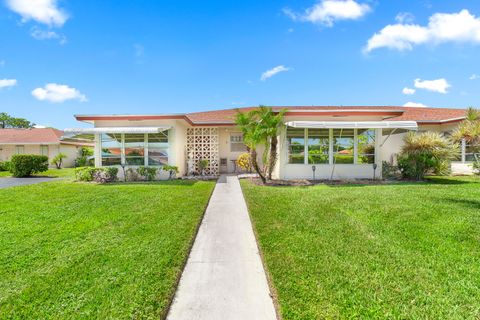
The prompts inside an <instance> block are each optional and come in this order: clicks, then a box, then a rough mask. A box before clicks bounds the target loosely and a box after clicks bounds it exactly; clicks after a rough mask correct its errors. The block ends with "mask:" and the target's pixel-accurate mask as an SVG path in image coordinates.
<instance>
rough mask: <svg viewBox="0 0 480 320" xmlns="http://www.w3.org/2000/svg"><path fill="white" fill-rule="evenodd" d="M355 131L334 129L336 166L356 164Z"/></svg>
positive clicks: (334, 158)
mask: <svg viewBox="0 0 480 320" xmlns="http://www.w3.org/2000/svg"><path fill="white" fill-rule="evenodd" d="M354 138H355V132H354V130H353V129H333V161H334V163H336V164H353V163H354V160H353V159H354Z"/></svg>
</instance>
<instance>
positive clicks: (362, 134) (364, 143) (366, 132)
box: [357, 129, 375, 164]
mask: <svg viewBox="0 0 480 320" xmlns="http://www.w3.org/2000/svg"><path fill="white" fill-rule="evenodd" d="M357 141H358V142H357V146H358V159H357V163H358V164H372V163H375V130H373V129H358V131H357Z"/></svg>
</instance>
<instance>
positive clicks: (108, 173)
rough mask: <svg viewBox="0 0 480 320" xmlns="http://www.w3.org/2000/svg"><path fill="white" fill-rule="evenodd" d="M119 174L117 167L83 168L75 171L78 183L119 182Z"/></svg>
mask: <svg viewBox="0 0 480 320" xmlns="http://www.w3.org/2000/svg"><path fill="white" fill-rule="evenodd" d="M117 173H118V168H115V167H105V168H93V167H82V168H76V169H75V178H76V179H77V181H86V182H90V181H95V182H99V183H107V182H113V181H115V180H117Z"/></svg>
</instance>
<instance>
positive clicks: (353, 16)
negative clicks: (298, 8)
mask: <svg viewBox="0 0 480 320" xmlns="http://www.w3.org/2000/svg"><path fill="white" fill-rule="evenodd" d="M370 10H371V9H370V6H369V5H368V4H365V3H358V2H356V1H354V0H322V1H320V2H319V3H317V4H315V5H313V6H312V7H310V8H308V9H306V10H305V12H304V13H302V14H298V13H295V12H293V11H292V10H290V9H288V8H286V9H284V10H283V12H284V13H285V14H286V15H287V16H289V17H290V18H291V19H293V20H300V21H307V22H312V23H319V24H323V25H325V26H328V27H331V26H333V23H334V22H335V21H338V20H357V19H360V18H361V17H363V16H365V15H366V14H367V13H368V12H369V11H370Z"/></svg>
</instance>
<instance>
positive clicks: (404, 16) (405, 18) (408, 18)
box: [395, 12, 415, 23]
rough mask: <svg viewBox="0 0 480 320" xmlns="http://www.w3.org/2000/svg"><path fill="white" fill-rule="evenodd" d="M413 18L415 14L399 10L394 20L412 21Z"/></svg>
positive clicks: (400, 21)
mask: <svg viewBox="0 0 480 320" xmlns="http://www.w3.org/2000/svg"><path fill="white" fill-rule="evenodd" d="M413 20H415V16H414V15H413V14H411V13H410V12H400V13H399V14H397V16H396V17H395V21H397V22H398V23H412V22H413Z"/></svg>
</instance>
